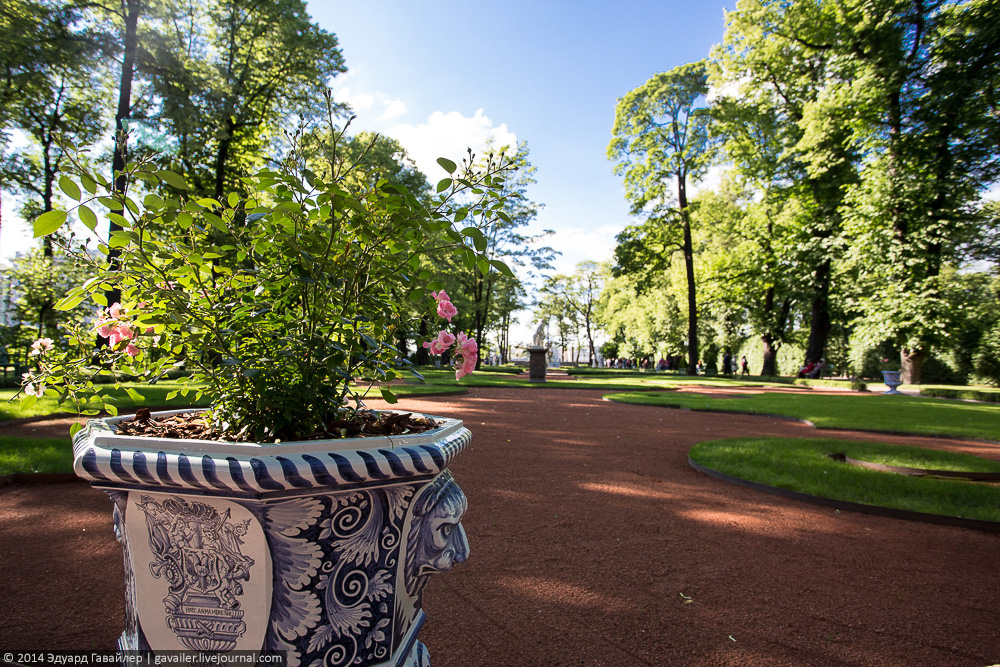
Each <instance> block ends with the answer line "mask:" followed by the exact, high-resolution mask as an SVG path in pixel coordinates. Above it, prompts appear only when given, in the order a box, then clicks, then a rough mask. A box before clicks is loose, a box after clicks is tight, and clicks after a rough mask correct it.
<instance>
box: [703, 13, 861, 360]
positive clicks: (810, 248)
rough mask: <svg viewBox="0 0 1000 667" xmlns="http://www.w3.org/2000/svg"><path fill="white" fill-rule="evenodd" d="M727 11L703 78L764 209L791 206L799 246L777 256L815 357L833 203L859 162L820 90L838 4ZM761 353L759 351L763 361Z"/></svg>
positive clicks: (836, 33) (730, 148)
mask: <svg viewBox="0 0 1000 667" xmlns="http://www.w3.org/2000/svg"><path fill="white" fill-rule="evenodd" d="M726 20H727V26H726V33H725V37H724V40H723V43H722V44H721V45H720V46H718V47H716V48H715V49H714V50H713V63H714V65H715V67H714V68H713V76H712V79H711V83H712V85H713V87H714V88H715V89H716V90H717V91H719V94H718V98H717V100H716V103H715V104H714V111H715V113H716V117H717V118H718V119H719V126H720V129H721V132H722V134H723V136H724V137H725V148H726V155H727V157H728V158H729V159H730V160H732V162H733V166H734V169H735V171H736V172H737V173H738V174H739V177H740V179H741V180H742V181H743V182H744V183H745V184H747V186H749V187H750V188H751V189H753V190H754V191H755V192H757V193H759V195H760V196H762V197H763V199H764V200H765V208H766V209H767V210H769V211H770V214H771V215H772V216H773V215H774V214H775V212H776V211H778V210H779V209H780V208H781V207H782V206H784V205H785V204H790V205H794V206H795V207H796V208H797V210H798V211H799V215H798V216H797V219H796V220H795V221H794V222H795V225H794V226H792V227H785V228H784V229H783V231H784V232H785V233H787V234H790V235H795V236H797V241H796V245H795V247H796V248H797V251H796V252H795V254H794V255H792V256H787V257H786V258H785V259H786V261H792V262H794V264H795V268H794V269H793V270H791V271H789V270H788V268H789V267H787V266H786V267H785V271H786V273H787V274H789V275H788V276H787V278H791V279H792V280H793V281H794V283H795V287H796V288H797V290H798V291H799V292H800V297H801V299H803V300H805V301H806V302H807V303H808V304H809V338H808V342H807V344H806V357H808V358H811V359H814V360H815V359H819V358H820V357H823V356H825V355H826V347H827V341H828V339H829V335H830V331H831V326H832V317H831V298H832V296H833V295H834V293H835V287H834V278H835V276H836V275H837V273H836V270H835V266H834V264H835V262H836V259H837V258H838V257H839V256H840V255H841V254H842V226H843V220H842V214H841V207H842V205H843V203H844V192H845V188H846V187H847V186H848V185H849V184H850V183H852V182H854V181H855V180H856V171H857V163H858V156H857V154H856V152H855V151H854V150H852V147H851V146H850V144H849V142H848V136H849V132H850V131H849V116H850V110H849V109H845V108H843V107H839V106H837V105H831V104H830V103H829V101H828V100H827V98H826V97H825V94H826V91H827V90H828V86H827V84H828V82H829V81H830V80H831V79H832V78H835V77H836V76H839V75H841V74H842V73H840V72H837V71H836V70H835V69H834V67H833V66H832V65H831V59H833V58H834V54H833V53H831V51H830V50H829V48H827V46H828V45H829V44H831V43H835V42H837V41H838V40H839V39H842V38H843V35H842V31H841V29H840V28H839V27H838V18H837V8H836V6H835V4H834V3H831V2H826V1H825V0H824V1H820V2H800V3H779V2H766V1H762V0H741V2H739V3H738V5H737V8H736V10H735V11H733V12H728V13H727V14H726ZM786 222H791V220H786ZM771 229H772V230H773V229H774V227H773V225H772V226H771ZM761 231H765V230H761ZM779 243H780V242H779ZM771 266H772V267H773V265H771ZM774 303H778V302H774ZM765 346H766V343H765ZM767 359H768V355H767V351H766V350H765V366H767V365H768V364H767Z"/></svg>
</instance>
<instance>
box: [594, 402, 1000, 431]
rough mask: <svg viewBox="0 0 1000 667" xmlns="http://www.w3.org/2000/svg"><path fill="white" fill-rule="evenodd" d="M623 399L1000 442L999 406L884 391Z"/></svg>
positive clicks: (827, 425)
mask: <svg viewBox="0 0 1000 667" xmlns="http://www.w3.org/2000/svg"><path fill="white" fill-rule="evenodd" d="M605 398H608V399H610V400H612V401H619V402H622V403H635V404H640V405H662V406H667V407H683V408H689V409H692V410H714V411H722V412H744V413H751V414H769V415H782V416H786V417H794V418H796V419H807V420H809V421H810V422H812V423H813V424H815V425H816V427H817V428H844V429H857V430H864V431H881V432H888V433H914V434H923V435H943V436H954V437H960V438H982V439H986V440H996V441H1000V405H994V404H987V403H966V402H961V401H951V400H946V399H936V398H923V397H915V396H885V395H882V394H849V393H844V394H843V395H822V396H820V395H812V394H782V393H768V394H758V395H746V396H737V397H733V398H707V397H704V396H692V395H690V394H683V393H677V392H623V393H614V394H608V395H607V396H606V397H605Z"/></svg>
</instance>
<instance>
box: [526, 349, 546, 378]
mask: <svg viewBox="0 0 1000 667" xmlns="http://www.w3.org/2000/svg"><path fill="white" fill-rule="evenodd" d="M547 353H548V349H546V348H544V347H542V346H540V345H535V346H532V347H529V348H528V355H529V361H528V373H529V375H528V380H529V381H530V382H545V367H546V366H547V365H548V364H547V362H546V358H545V357H546V355H547Z"/></svg>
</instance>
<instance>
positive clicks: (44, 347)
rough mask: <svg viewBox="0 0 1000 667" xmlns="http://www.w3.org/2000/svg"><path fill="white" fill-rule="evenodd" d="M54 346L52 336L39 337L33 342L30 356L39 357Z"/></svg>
mask: <svg viewBox="0 0 1000 667" xmlns="http://www.w3.org/2000/svg"><path fill="white" fill-rule="evenodd" d="M52 347H53V345H52V339H51V338H39V339H38V340H36V341H35V342H34V343H32V344H31V353H30V354H29V356H32V357H37V356H38V355H40V354H43V353H45V352H48V351H49V350H51V349H52Z"/></svg>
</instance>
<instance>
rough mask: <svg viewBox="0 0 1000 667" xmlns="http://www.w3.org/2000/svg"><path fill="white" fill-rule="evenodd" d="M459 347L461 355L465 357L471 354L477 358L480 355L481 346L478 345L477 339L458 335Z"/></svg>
mask: <svg viewBox="0 0 1000 667" xmlns="http://www.w3.org/2000/svg"><path fill="white" fill-rule="evenodd" d="M458 347H459V349H460V352H459V354H461V355H462V356H463V357H466V356H468V355H470V354H471V355H472V356H473V357H475V356H476V355H477V354H478V353H479V344H478V343H476V339H475V338H469V337H468V336H466V335H465V333H459V334H458Z"/></svg>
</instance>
